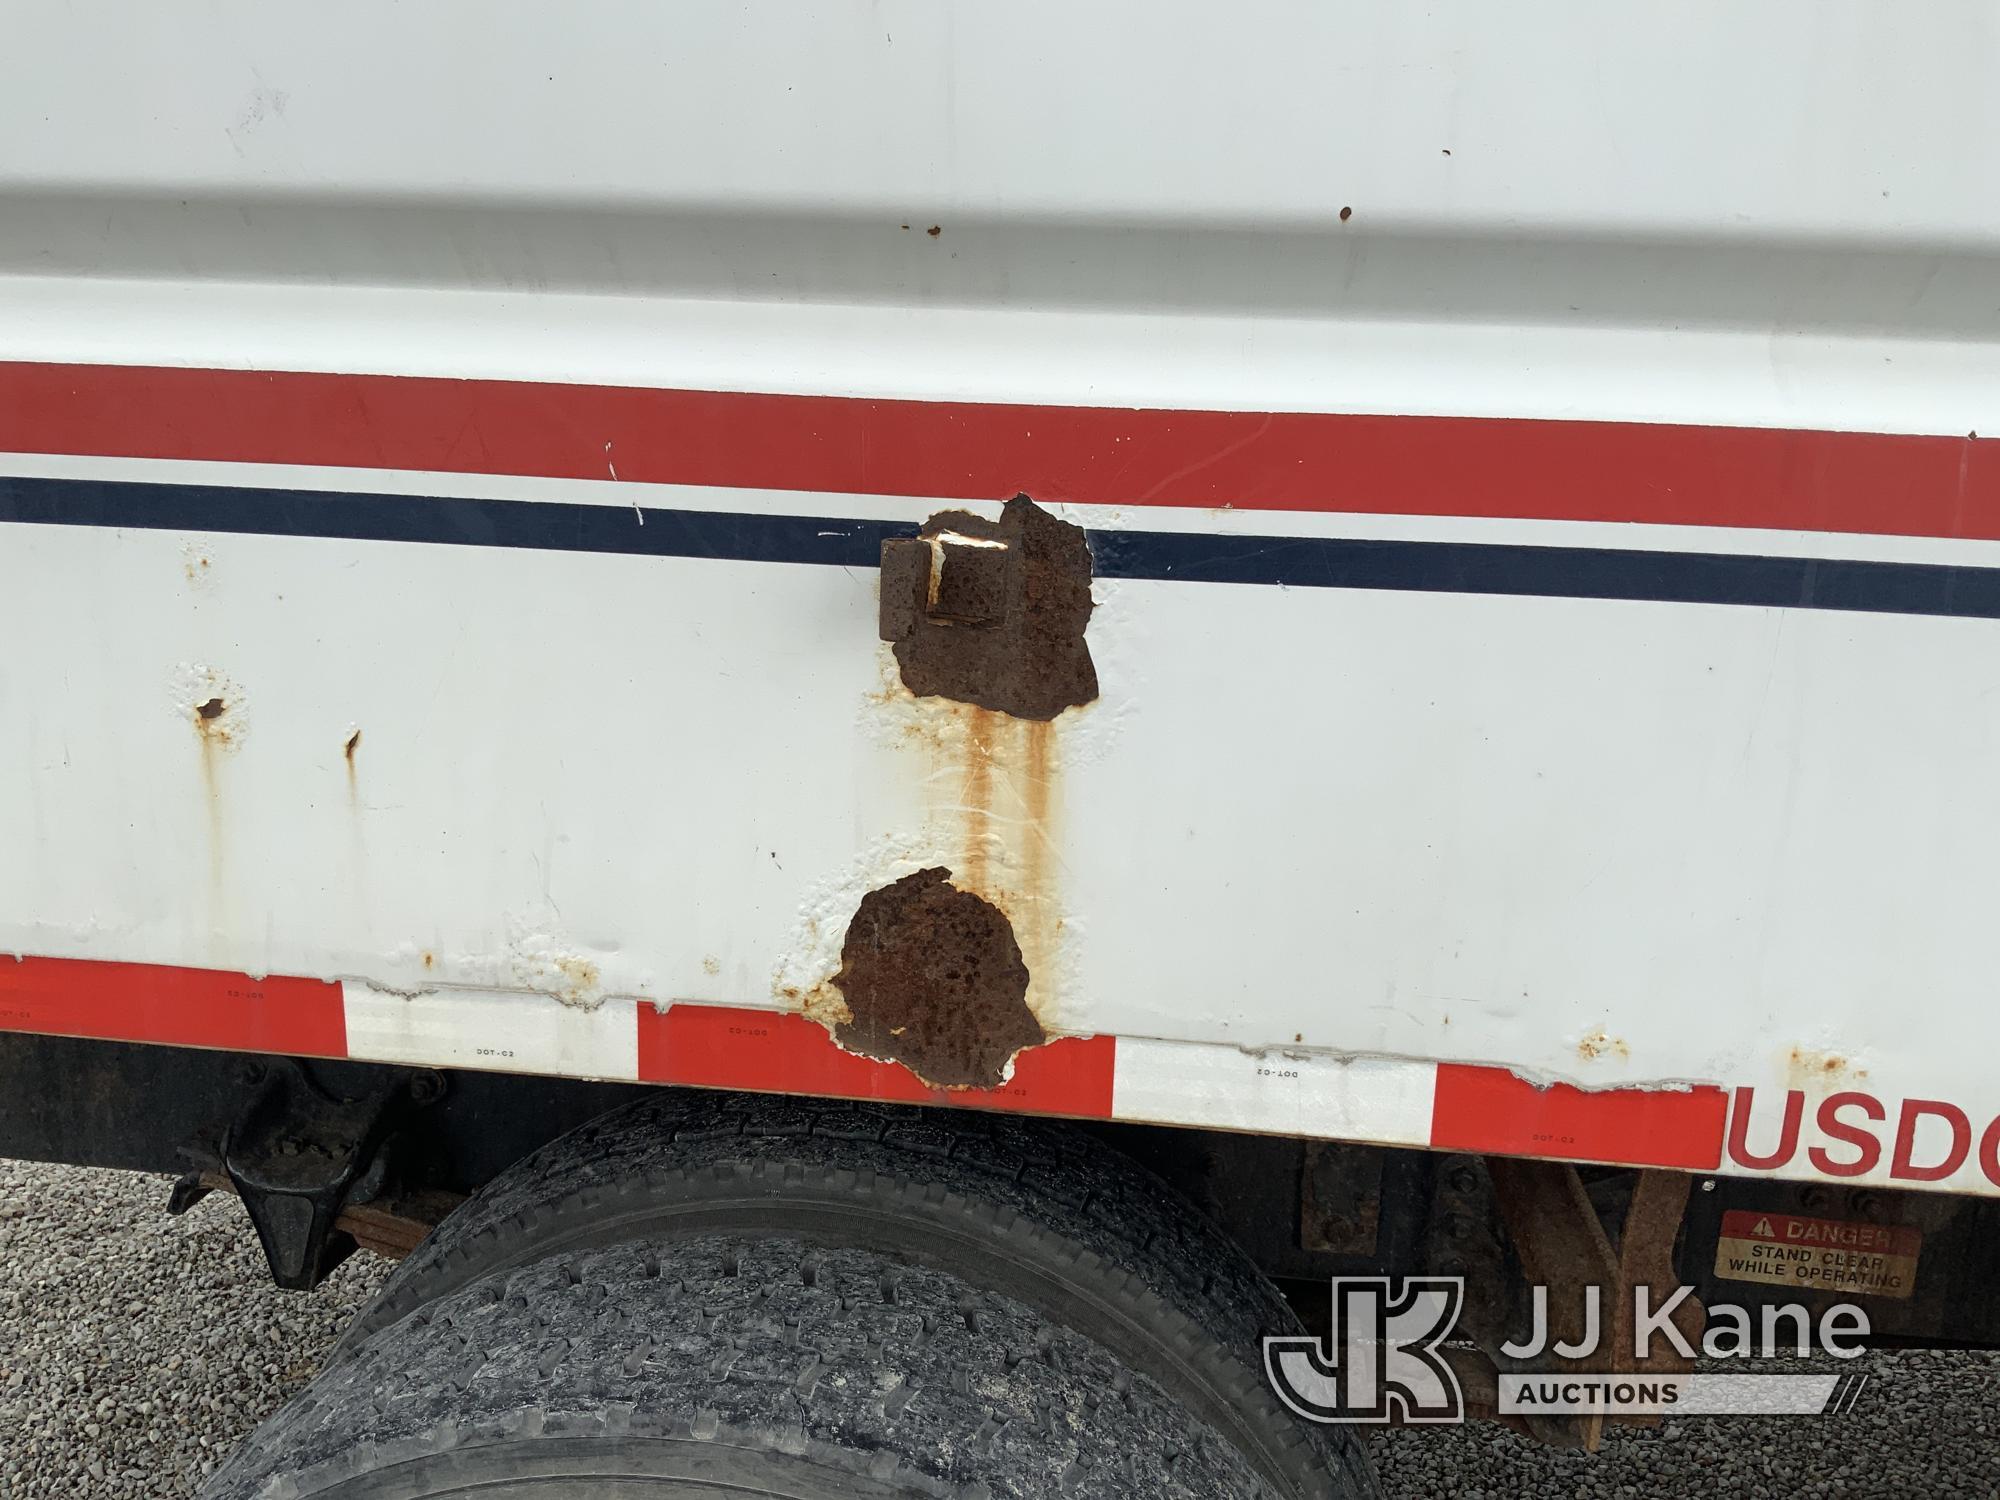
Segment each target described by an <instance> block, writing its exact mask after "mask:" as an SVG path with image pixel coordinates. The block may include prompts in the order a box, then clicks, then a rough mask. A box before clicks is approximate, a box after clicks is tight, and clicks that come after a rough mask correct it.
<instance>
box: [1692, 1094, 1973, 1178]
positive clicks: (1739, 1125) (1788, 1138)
mask: <svg viewBox="0 0 2000 1500" xmlns="http://www.w3.org/2000/svg"><path fill="white" fill-rule="evenodd" d="M1755 1093H1756V1090H1754V1089H1747V1088H1740V1089H1738V1090H1737V1091H1736V1098H1735V1102H1734V1103H1733V1104H1731V1106H1730V1109H1729V1159H1730V1160H1731V1161H1733V1162H1735V1163H1736V1165H1738V1166H1739V1167H1750V1168H1752V1169H1754V1170H1756V1171H1760V1172H1762V1171H1768V1170H1769V1169H1770V1168H1772V1167H1782V1166H1783V1165H1784V1164H1785V1163H1786V1162H1788V1161H1790V1160H1791V1159H1792V1153H1793V1152H1794V1151H1796V1150H1798V1149H1799V1117H1800V1116H1801V1115H1802V1114H1803V1113H1804V1112H1805V1107H1806V1096H1805V1095H1804V1094H1801V1093H1800V1092H1799V1091H1798V1090H1797V1089H1791V1090H1789V1091H1788V1092H1787V1093H1786V1094H1785V1122H1784V1125H1783V1126H1782V1127H1781V1128H1780V1129H1779V1131H1778V1149H1777V1150H1775V1151H1773V1152H1772V1153H1771V1154H1770V1155H1769V1156H1759V1155H1757V1154H1756V1153H1754V1152H1753V1151H1751V1149H1750V1146H1749V1135H1750V1101H1751V1099H1752V1097H1753V1096H1754V1095H1755ZM1993 1180H1994V1181H1995V1182H2000V1177H1995V1178H1994V1179H1993Z"/></svg>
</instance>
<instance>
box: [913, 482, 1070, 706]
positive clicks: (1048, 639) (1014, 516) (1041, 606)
mask: <svg viewBox="0 0 2000 1500" xmlns="http://www.w3.org/2000/svg"><path fill="white" fill-rule="evenodd" d="M918 538H919V539H918V540H917V541H914V542H912V541H892V542H889V543H886V544H885V545H884V547H883V553H882V559H883V563H882V590H883V594H882V622H883V623H882V634H883V637H884V639H886V640H892V641H894V642H895V650H896V664H897V666H898V667H900V668H901V670H902V674H903V685H904V686H905V687H907V688H908V689H909V690H910V691H911V692H913V693H915V694H916V695H917V696H918V697H919V698H927V697H938V698H954V699H957V700H958V701H959V702H961V703H972V704H976V705H978V706H979V707H980V708H990V709H994V710H996V711H997V712H1000V713H1005V714H1012V715H1013V716H1015V717H1016V718H1021V719H1053V718H1054V717H1055V716H1056V715H1057V714H1059V713H1061V712H1062V711H1063V710H1064V709H1066V708H1075V707H1078V706H1080V705H1082V704H1085V703H1089V702H1091V701H1092V700H1093V699H1095V698H1096V697H1097V668H1096V666H1095V664H1093V663H1092V661H1091V659H1090V647H1089V646H1088V645H1087V644H1085V641H1084V631H1085V629H1086V628H1087V627H1088V625H1089V624H1090V611H1091V599H1090V543H1089V542H1088V540H1087V539H1086V538H1085V536H1084V534H1083V528H1082V527H1080V526H1073V525H1071V524H1070V523H1069V522H1067V521H1062V520H1058V519H1057V518H1056V517H1055V516H1052V515H1050V514H1049V513H1048V512H1047V511H1045V510H1043V509H1042V508H1041V506H1039V505H1037V504H1035V502H1034V501H1032V500H1030V499H1029V498H1028V497H1027V496H1026V495H1016V496H1015V497H1014V498H1013V499H1012V500H1009V501H1008V502H1007V504H1006V507H1005V509H1003V510H1002V511H1001V514H1000V519H999V520H998V521H985V520H981V519H980V518H979V517H978V516H975V515H973V514H971V513H970V512H969V511H962V510H947V511H940V512H939V513H938V514H937V515H934V516H932V517H931V518H930V519H929V520H928V521H926V522H925V523H924V525H923V528H922V530H921V531H920V532H919V533H918ZM940 559H942V564H941V565H942V573H941V574H940V572H939V568H940V561H939V560H940Z"/></svg>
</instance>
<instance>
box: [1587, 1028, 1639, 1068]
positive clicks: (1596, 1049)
mask: <svg viewBox="0 0 2000 1500" xmlns="http://www.w3.org/2000/svg"><path fill="white" fill-rule="evenodd" d="M1576 1055H1577V1056H1578V1057H1580V1058H1582V1059H1583V1060H1584V1061H1585V1062H1593V1061H1595V1060H1596V1059H1598V1058H1600V1057H1616V1058H1619V1059H1621V1060H1625V1059H1629V1058H1630V1057H1631V1056H1632V1051H1631V1049H1630V1048H1629V1047H1627V1046H1626V1045H1625V1041H1624V1038H1622V1037H1615V1036H1611V1035H1609V1034H1608V1033H1606V1032H1605V1030H1604V1029H1603V1028H1602V1027H1599V1028H1598V1029H1597V1030H1596V1031H1593V1032H1591V1033H1590V1035H1588V1036H1586V1037H1584V1038H1583V1040H1582V1041H1580V1042H1578V1043H1577V1044H1576Z"/></svg>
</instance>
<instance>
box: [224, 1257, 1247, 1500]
mask: <svg viewBox="0 0 2000 1500" xmlns="http://www.w3.org/2000/svg"><path fill="white" fill-rule="evenodd" d="M1270 1494H1271V1492H1270V1490H1269V1489H1268V1488H1267V1487H1266V1486H1265V1485H1264V1483H1263V1482H1262V1480H1260V1479H1259V1478H1258V1477H1257V1476H1256V1474H1255V1473H1254V1472H1253V1471H1252V1470H1251V1468H1250V1466H1249V1465H1248V1464H1247V1463H1245V1462H1244V1460H1243V1458H1242V1456H1241V1455H1240V1454H1238V1453H1237V1452H1236V1451H1235V1449H1234V1448H1233V1447H1232V1446H1231V1445H1230V1444H1228V1443H1226V1442H1224V1441H1222V1440H1221V1439H1220V1438H1218V1437H1216V1436H1215V1435H1214V1434H1213V1433H1211V1432H1209V1431H1208V1430H1207V1429H1206V1428H1204V1427H1203V1426H1202V1425H1201V1424H1200V1423H1199V1422H1197V1421H1195V1420H1194V1419H1193V1418H1192V1417H1191V1416H1190V1415H1189V1414H1188V1413H1187V1412H1186V1411H1185V1410H1183V1409H1181V1408H1180V1407H1179V1406H1177V1405H1176V1404H1175V1403H1174V1402H1173V1401H1171V1400H1170V1399H1169V1398H1168V1397H1167V1396H1166V1395H1165V1394H1164V1393H1163V1392H1162V1391H1161V1390H1160V1389H1159V1388H1158V1386H1156V1385H1155V1384H1154V1383H1153V1382H1151V1381H1149V1380H1147V1379H1146V1378H1145V1377H1144V1376H1141V1375H1134V1374H1133V1373H1131V1372H1129V1371H1127V1370H1126V1369H1125V1368H1124V1367H1123V1366H1121V1365H1120V1364H1118V1362H1117V1361H1116V1360H1114V1359H1112V1358H1111V1356H1110V1355H1109V1354H1107V1353H1105V1352H1104V1351H1103V1350H1102V1349H1100V1348H1098V1347H1097V1346H1095V1345H1094V1344H1092V1343H1091V1342H1090V1341H1089V1340H1088V1339H1085V1338H1083V1337H1082V1336H1081V1335H1079V1334H1076V1333H1074V1332H1072V1331H1071V1330H1068V1329H1065V1328H1060V1327H1057V1326H1055V1325H1052V1324H1050V1323H1049V1322H1048V1321H1047V1320H1046V1319H1043V1318H1042V1317H1040V1316H1039V1315H1038V1314H1037V1313H1036V1312H1035V1311H1034V1310H1033V1309H1031V1308H1028V1307H1025V1306H1023V1305H1022V1304H1020V1303H1018V1302H1015V1301H1012V1300H1011V1299H1009V1298H1006V1297H1002V1296H999V1295H998V1294H996V1293H993V1292H986V1291H981V1290H978V1289H976V1288H973V1287H970V1286H967V1285H966V1284H965V1283H964V1282H962V1281H960V1280H958V1278H956V1277H954V1276H951V1275H949V1274H947V1273H945V1272H942V1271H934V1270H928V1269H924V1268H920V1267H909V1266H904V1265H901V1264H899V1263H897V1262H895V1261H892V1260H890V1259H889V1258H887V1257H885V1256H882V1255H878V1254H875V1253H873V1252H870V1251H866V1250H857V1249H835V1250H826V1249H822V1248H819V1247H817V1246H809V1245H805V1244H802V1243H800V1242H799V1241H796V1240H786V1239H758V1238H749V1239H746V1238H743V1237H737V1236H712V1237H704V1238H699V1239H689V1240H677V1241H672V1242H668V1243H663V1244H648V1243H644V1242H640V1243H636V1244H628V1245H620V1246H618V1247H616V1248H614V1249H610V1250H598V1251H591V1252H588V1253H586V1254H583V1255H580V1256H573V1257H572V1256H556V1257H552V1258H550V1259H547V1260H542V1261H538V1262H536V1263H535V1264H534V1265H532V1266H529V1267H525V1268H519V1269H515V1270H510V1271H500V1272H496V1273H494V1274H492V1275H490V1276H488V1277H485V1278H483V1279H481V1280H479V1281H476V1282H474V1283H472V1284H471V1285H469V1286H467V1287H465V1288H463V1289H461V1290H460V1291H458V1292H456V1293H454V1294H453V1295H451V1296H449V1297H447V1298H445V1299H443V1300H442V1301H440V1302H437V1303H435V1304H434V1305H433V1306H432V1307H431V1308H430V1309H428V1310H427V1311H424V1312H418V1313H414V1314H412V1315H411V1316H409V1317H408V1318H405V1319H404V1320H403V1321H402V1322H400V1323H396V1324H393V1325H391V1326H390V1327H388V1328H386V1329H383V1330H381V1331H379V1332H377V1333H376V1334H375V1335H374V1336H373V1337H372V1338H370V1339H369V1340H368V1341H367V1342H366V1343H364V1344H363V1345H362V1346H361V1347H360V1348H358V1349H354V1350H351V1351H349V1352H348V1353H347V1355H346V1356H345V1357H344V1358H342V1359H339V1360H337V1361H335V1362H334V1363H333V1364H332V1365H330V1366H329V1367H328V1368H327V1369H326V1371H325V1372H324V1373H322V1374H321V1375H320V1377H319V1379H318V1380H316V1381H314V1382H313V1384H312V1385H311V1386H310V1387H308V1388H307V1390H306V1391H305V1392H304V1394H302V1395H301V1396H300V1397H299V1398H298V1399H297V1400H295V1401H294V1402H293V1403H292V1404H291V1405H290V1406H288V1407H286V1408H285V1409H284V1410H283V1411H281V1412H279V1413H278V1414H277V1415H276V1416H274V1417H272V1418H271V1419H270V1420H269V1421H268V1422H266V1423H265V1424H264V1425H263V1426H262V1427H260V1428H259V1429H258V1430H257V1431H256V1433H255V1434H253V1435H252V1437H251V1438H250V1440H249V1442H248V1443H247V1444H245V1446H244V1447H243V1449H242V1450H241V1451H239V1452H238V1453H237V1454H236V1456H235V1457H234V1458H232V1459H231V1460H230V1461H229V1463H228V1464H226V1465H225V1466H224V1467H223V1468H222V1470H221V1471H220V1472H218V1473H217V1474H216V1475H215V1477H214V1478H213V1479H211V1480H210V1481H209V1483H208V1485H207V1486H206V1488H204V1490H203V1491H202V1495H203V1497H204V1500H253V1497H256V1500H279V1497H287V1500H289V1497H307V1496H321V1497H326V1500H417V1497H429V1500H437V1497H443V1496H453V1495H457V1496H473V1495H476V1496H478V1497H480V1500H503V1497H504V1500H530V1497H533V1500H584V1497H589V1500H606V1497H612V1500H697V1497H702V1500H723V1497H725V1496H727V1497H733V1500H745V1497H746V1496H783V1497H787V1500H905V1497H919V1496H921V1497H936V1496H953V1497H957V1500H1015V1497H1018V1500H1030V1497H1034V1500H1040V1497H1045V1496H1069V1497H1072V1500H1269V1496H1270Z"/></svg>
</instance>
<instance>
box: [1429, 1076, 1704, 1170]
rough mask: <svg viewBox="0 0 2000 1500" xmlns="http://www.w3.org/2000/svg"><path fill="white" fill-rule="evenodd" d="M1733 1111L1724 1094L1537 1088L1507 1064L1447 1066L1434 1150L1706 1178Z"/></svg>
mask: <svg viewBox="0 0 2000 1500" xmlns="http://www.w3.org/2000/svg"><path fill="white" fill-rule="evenodd" d="M1728 1107H1729V1101H1728V1096H1727V1095H1726V1094H1724V1093H1723V1091H1722V1090H1721V1089H1718V1088H1693V1089H1684V1090H1682V1089H1671V1090H1670V1089H1602V1090H1589V1089H1578V1088H1571V1087H1570V1086H1569V1085H1568V1084H1563V1083H1558V1084H1554V1085H1552V1086H1550V1087H1548V1088H1537V1087H1536V1086H1535V1085H1534V1084H1532V1083H1529V1082H1527V1081H1526V1080H1525V1079H1522V1078H1518V1077H1516V1076H1515V1075H1514V1074H1512V1073H1510V1072H1508V1071H1507V1070H1506V1069H1505V1068H1482V1067H1474V1066H1470V1065H1468V1064H1464V1063H1439V1064H1438V1070H1437V1093H1436V1095H1435V1097H1434V1100H1433V1103H1432V1105H1431V1145H1432V1147H1433V1148H1435V1149H1437V1150H1440V1151H1482V1152H1493V1153H1495V1154H1497V1155H1501V1156H1540V1157H1551V1158H1557V1159H1562V1160H1568V1161H1602V1162H1620V1163H1625V1164H1629V1165H1632V1166H1643V1167H1681V1168H1684V1169H1686V1170H1688V1171H1695V1172H1705V1171H1712V1170H1714V1169H1715V1168H1716V1167H1718V1166H1720V1165H1721V1164H1722V1130H1723V1120H1724V1117H1725V1115H1726V1114H1727V1113H1728Z"/></svg>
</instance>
